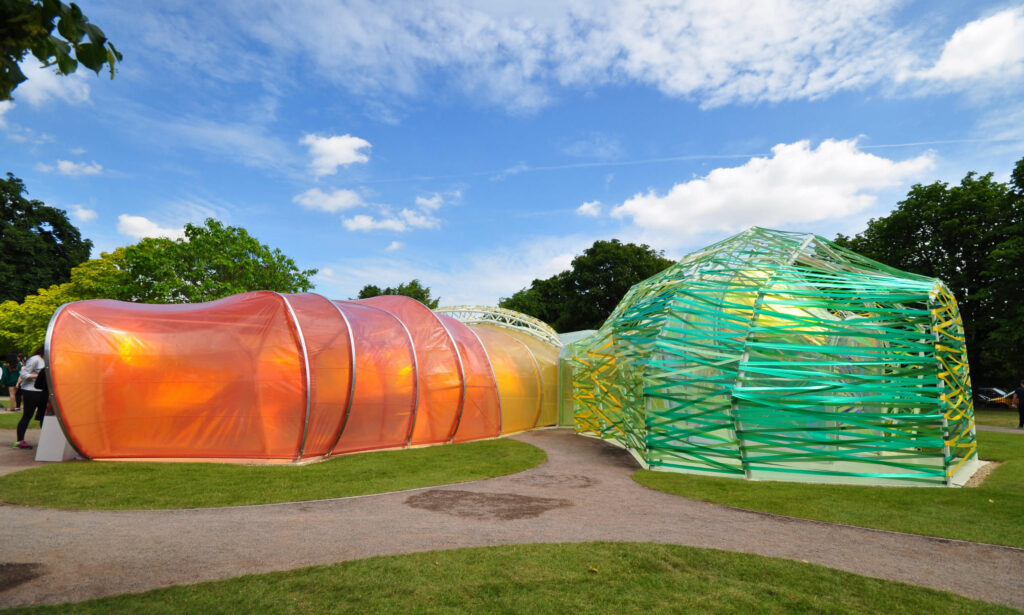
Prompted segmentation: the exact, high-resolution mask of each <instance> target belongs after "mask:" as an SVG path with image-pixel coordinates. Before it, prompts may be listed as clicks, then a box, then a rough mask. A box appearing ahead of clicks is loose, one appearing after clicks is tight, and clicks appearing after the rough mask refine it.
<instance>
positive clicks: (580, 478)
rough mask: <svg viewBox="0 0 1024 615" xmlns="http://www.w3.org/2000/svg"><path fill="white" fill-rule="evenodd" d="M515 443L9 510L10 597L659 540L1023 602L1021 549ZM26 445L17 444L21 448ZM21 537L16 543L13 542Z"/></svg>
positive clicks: (614, 457) (5, 569)
mask: <svg viewBox="0 0 1024 615" xmlns="http://www.w3.org/2000/svg"><path fill="white" fill-rule="evenodd" d="M516 438H517V439H519V440H521V441H523V442H528V443H530V444H533V445H535V446H538V447H540V448H542V449H544V450H545V451H546V452H547V454H548V458H549V460H548V462H547V463H546V464H544V465H542V466H540V467H537V468H534V469H532V470H528V471H526V472H522V473H520V474H515V475H511V476H506V477H501V478H495V479H490V480H485V481H478V482H473V483H463V484H459V485H451V486H447V487H430V488H425V489H417V490H412V491H405V492H398V493H387V494H381V495H372V496H362V497H355V498H345V499H336V500H324V501H318V502H303V503H292V504H276V505H266V506H249V507H235V508H217V509H195V510H172V511H114V512H100V511H59V510H51V509H42V508H25V507H19V506H0V526H2V527H3V528H4V536H5V537H6V538H7V539H6V540H4V541H3V542H2V543H0V562H7V563H8V564H7V565H4V566H0V587H2V586H4V585H6V586H12V585H13V587H10V588H9V589H7V590H6V591H0V606H10V605H21V604H36V603H47V602H48V603H55V602H63V601H69V600H82V599H85V598H92V597H97V596H104V595H109V594H119V593H124V592H137V591H142V590H146V589H150V588H153V587H161V586H166V585H174V584H182V583H195V582H198V581H207V580H212V579H224V578H229V577H234V576H238V575H240V574H247V573H256V572H268V571H272V570H285V569H289V568H295V567H299V566H308V565H312V564H328V563H333V562H340V561H345V560H352V559H358V558H364V557H368V556H372V555H378V554H398V553H410V552H415V551H426V550H432V549H452V548H457V547H468V546H482V545H500V544H511V543H522V542H576V541H590V540H621V541H654V542H664V543H675V544H683V545H692V546H697V547H712V548H717V549H726V550H731V551H742V552H748V553H759V554H762V555H770V556H775V557H784V558H789V559H794V560H803V561H808V562H813V563H817V564H821V565H824V566H830V567H833V568H838V569H841V570H847V571H850V572H855V573H858V574H864V575H868V576H874V577H880V578H885V579H892V580H897V581H904V582H907V583H913V584H916V585H924V586H928V587H934V588H938V589H944V590H948V591H952V592H955V593H958V594H963V595H965V596H970V597H972V598H979V599H982V600H988V601H991V602H999V603H1003V604H1008V605H1012V606H1016V607H1018V608H1024V574H1022V571H1024V549H1014V548H1009V547H997V546H992V545H983V544H976V543H968V542H960V541H953V540H944V539H934V538H926V537H922V536H915V535H910V534H899V533H894V532H885V531H877V530H868V529H863V528H855V527H849V526H842V525H835V524H830V523H821V522H815V521H805V520H800V519H793V518H788V517H778V516H773V515H767V514H762V513H754V512H749V511H743V510H737V509H732V508H728V507H724V506H717V505H711V504H707V503H703V502H697V501H694V500H687V499H685V498H680V497H676V496H672V495H668V494H664V493H661V492H658V491H653V490H650V489H647V488H645V487H643V486H641V485H639V484H637V483H635V482H633V480H632V479H631V478H630V474H631V473H632V472H633V471H634V470H635V469H636V464H635V462H634V461H633V460H632V458H631V457H629V455H628V454H627V453H625V452H624V451H622V450H620V449H617V448H615V447H612V446H610V445H608V444H606V443H603V442H600V441H597V440H593V439H589V438H583V437H579V436H575V435H573V434H572V433H571V432H570V431H568V430H545V431H535V432H529V433H525V434H521V435H519V436H516ZM13 452H20V451H13ZM12 537H18V538H17V540H10V538H12Z"/></svg>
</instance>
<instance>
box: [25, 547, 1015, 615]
mask: <svg viewBox="0 0 1024 615" xmlns="http://www.w3.org/2000/svg"><path fill="white" fill-rule="evenodd" d="M1017 612H1018V611H1016V610H1014V609H1011V608H1008V607H1003V606H997V605H993V604H988V603H985V602H979V601H976V600H970V599H967V598H962V597H960V596H956V595H953V594H949V593H945V592H940V591H936V590H932V589H925V588H923V587H916V586H913V585H906V584H903V583H893V582H889V581H882V580H879V579H871V578H867V577H862V576H858V575H854V574H850V573H846V572H840V571H838V570H833V569H830V568H824V567H821V566H815V565H812V564H802V563H799V562H793V561H789V560H781V559H774V558H768V557H762V556H758V555H746V554H739V553H728V552H725V551H715V550H709V549H696V548H692V547H681V546H676V545H660V544H650V543H583V544H544V545H513V546H503V547H485V548H474V549H459V550H455V551H431V552H427V553H416V554H412V555H402V556H390V557H374V558H370V559H365V560H359V561H354V562H347V563H343V564H336V565H332V566H316V567H312V568H304V569H299V570H291V571H287V572H276V573H271V574H262V575H249V576H244V577H238V578H234V579H228V580H226V581H214V582H209V583H199V584H196V585H187V586H180V587H172V588H167V589H158V590H153V591H149V592H146V593H143V594H132V595H122V596H113V597H110V598H102V599H99V600H90V601H87V602H80V603H75V604H66V605H60V606H42V607H32V608H24V609H13V610H11V611H10V613H54V614H63V613H82V614H97V615H100V614H102V615H108V614H118V613H131V614H134V613H146V614H147V615H160V614H163V613H167V614H178V613H203V614H204V615H214V614H218V613H231V614H234V613H263V614H273V613H474V614H475V613H545V614H546V613H609V614H614V615H621V614H622V613H644V614H645V615H660V614H662V613H665V614H667V613H736V614H743V615H747V614H756V613H816V614H817V613H835V614H841V613H850V614H853V613H857V614H861V613H929V614H944V613H958V614H968V613H993V614H994V613H1017Z"/></svg>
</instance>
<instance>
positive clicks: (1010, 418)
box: [974, 408, 1019, 427]
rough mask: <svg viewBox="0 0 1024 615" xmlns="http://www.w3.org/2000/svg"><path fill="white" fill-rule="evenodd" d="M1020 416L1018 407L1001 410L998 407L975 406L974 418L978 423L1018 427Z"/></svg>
mask: <svg viewBox="0 0 1024 615" xmlns="http://www.w3.org/2000/svg"><path fill="white" fill-rule="evenodd" d="M1018 419H1019V417H1018V416H1017V409H1016V408H1008V409H1005V410H999V409H996V408H975V409H974V420H975V421H977V423H978V425H990V426H992V427H1016V426H1017V422H1018Z"/></svg>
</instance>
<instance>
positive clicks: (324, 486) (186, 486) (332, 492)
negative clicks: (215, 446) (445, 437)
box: [0, 439, 547, 510]
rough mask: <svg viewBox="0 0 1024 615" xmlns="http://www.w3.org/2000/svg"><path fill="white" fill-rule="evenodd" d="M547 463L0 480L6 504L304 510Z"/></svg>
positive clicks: (94, 470) (398, 462) (420, 459)
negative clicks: (312, 504) (290, 505)
mask: <svg viewBox="0 0 1024 615" xmlns="http://www.w3.org/2000/svg"><path fill="white" fill-rule="evenodd" d="M545 459H547V455H545V453H544V451H542V450H540V449H538V448H536V447H534V446H530V445H529V444H524V443H522V442H517V441H515V440H508V439H499V440H484V441H480V442H467V443H462V444H449V445H444V446H430V447H425V448H414V449H406V450H399V451H379V452H371V453H360V454H357V455H344V456H340V457H336V458H334V459H330V460H328V461H324V462H322V463H312V464H309V465H304V466H293V465H235V464H221V463H150V462H97V461H93V462H78V463H70V462H69V463H58V464H53V465H47V466H42V467H38V468H31V469H28V470H22V471H20V472H15V473H14V474H8V475H7V476H0V501H3V502H8V503H11V504H23V505H27V506H46V507H50V508H90V509H101V510H123V509H137V508H146V509H149V508H198V507H210V506H241V505H246V504H269V503H273V502H299V501H303V500H319V499H325V498H338V497H345V496H352V495H364V494H368V493H383V492H386V491H399V490H402V489H412V488H416V487H426V486H430V485H442V484H449V483H456V482H462V481H470V480H480V479H483V478H491V477H494V476H501V475H503V474H511V473H513V472H520V471H522V470H526V469H528V468H532V467H534V466H536V465H539V464H541V463H543V462H544V461H545Z"/></svg>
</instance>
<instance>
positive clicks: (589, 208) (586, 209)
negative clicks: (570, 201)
mask: <svg viewBox="0 0 1024 615" xmlns="http://www.w3.org/2000/svg"><path fill="white" fill-rule="evenodd" d="M576 213H578V214H579V215H581V216H591V217H595V218H596V217H597V216H600V215H601V201H587V202H586V203H584V204H582V205H580V206H579V207H577V208H576Z"/></svg>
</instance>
